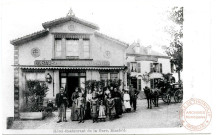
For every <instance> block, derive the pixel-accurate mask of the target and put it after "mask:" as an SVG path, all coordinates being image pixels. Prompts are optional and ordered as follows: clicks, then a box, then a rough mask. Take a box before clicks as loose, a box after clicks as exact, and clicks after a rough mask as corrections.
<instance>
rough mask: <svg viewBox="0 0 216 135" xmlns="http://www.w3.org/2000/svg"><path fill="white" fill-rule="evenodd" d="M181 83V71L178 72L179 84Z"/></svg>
mask: <svg viewBox="0 0 216 135" xmlns="http://www.w3.org/2000/svg"><path fill="white" fill-rule="evenodd" d="M180 81H181V73H180V71H178V82H180Z"/></svg>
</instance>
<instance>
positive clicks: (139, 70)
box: [137, 63, 141, 73]
mask: <svg viewBox="0 0 216 135" xmlns="http://www.w3.org/2000/svg"><path fill="white" fill-rule="evenodd" d="M137 67H138V68H137V72H138V73H141V64H140V63H137Z"/></svg>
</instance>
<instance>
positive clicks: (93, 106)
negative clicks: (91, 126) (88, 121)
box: [91, 93, 99, 123]
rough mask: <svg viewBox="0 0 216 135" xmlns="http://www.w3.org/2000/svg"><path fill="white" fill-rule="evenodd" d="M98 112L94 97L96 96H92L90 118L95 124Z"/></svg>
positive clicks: (97, 103)
mask: <svg viewBox="0 0 216 135" xmlns="http://www.w3.org/2000/svg"><path fill="white" fill-rule="evenodd" d="M98 110H99V102H98V99H97V97H96V94H95V93H93V94H92V100H91V117H92V120H93V123H94V122H97V119H98Z"/></svg>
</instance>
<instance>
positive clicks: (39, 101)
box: [23, 80, 48, 112]
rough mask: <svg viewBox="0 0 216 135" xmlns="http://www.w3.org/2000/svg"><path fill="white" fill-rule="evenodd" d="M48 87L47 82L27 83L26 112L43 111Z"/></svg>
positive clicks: (25, 93) (32, 81) (30, 81)
mask: <svg viewBox="0 0 216 135" xmlns="http://www.w3.org/2000/svg"><path fill="white" fill-rule="evenodd" d="M47 91H48V87H47V85H46V83H45V82H40V81H37V80H29V81H27V82H26V90H25V91H24V96H25V99H26V107H25V108H24V110H23V111H24V112H39V111H43V101H44V97H46V93H47Z"/></svg>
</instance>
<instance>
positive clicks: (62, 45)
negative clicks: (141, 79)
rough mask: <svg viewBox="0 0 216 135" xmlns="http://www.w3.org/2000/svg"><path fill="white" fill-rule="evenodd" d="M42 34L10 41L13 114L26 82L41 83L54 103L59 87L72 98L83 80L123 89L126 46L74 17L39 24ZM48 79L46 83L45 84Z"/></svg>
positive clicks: (19, 102) (21, 105)
mask: <svg viewBox="0 0 216 135" xmlns="http://www.w3.org/2000/svg"><path fill="white" fill-rule="evenodd" d="M42 26H43V28H44V29H43V30H41V31H38V32H35V33H32V34H30V35H27V36H23V37H21V38H18V39H15V40H12V41H11V44H12V45H14V111H15V112H14V114H15V118H18V117H19V112H20V111H22V109H23V108H24V107H25V102H24V101H23V100H24V97H23V91H24V90H25V84H26V81H27V80H39V81H44V82H46V84H47V85H48V88H49V91H48V94H47V96H46V99H54V98H55V95H56V93H58V92H59V88H60V87H64V88H66V87H67V89H68V93H67V94H72V92H73V91H74V90H75V88H76V87H81V88H83V89H85V85H84V83H85V81H87V80H97V81H98V80H107V79H121V80H122V84H121V89H122V88H124V87H126V85H127V83H126V81H127V79H126V77H127V73H126V68H127V67H126V49H127V47H128V44H127V43H124V42H122V41H119V40H117V39H115V38H112V37H109V36H107V35H104V34H102V33H100V32H98V31H99V27H98V26H97V25H96V24H93V23H90V22H87V21H84V20H82V19H79V18H77V17H76V16H75V15H74V14H69V15H67V16H66V17H63V18H59V19H56V20H53V21H48V22H45V23H43V24H42ZM46 78H49V79H50V81H47V80H46Z"/></svg>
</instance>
